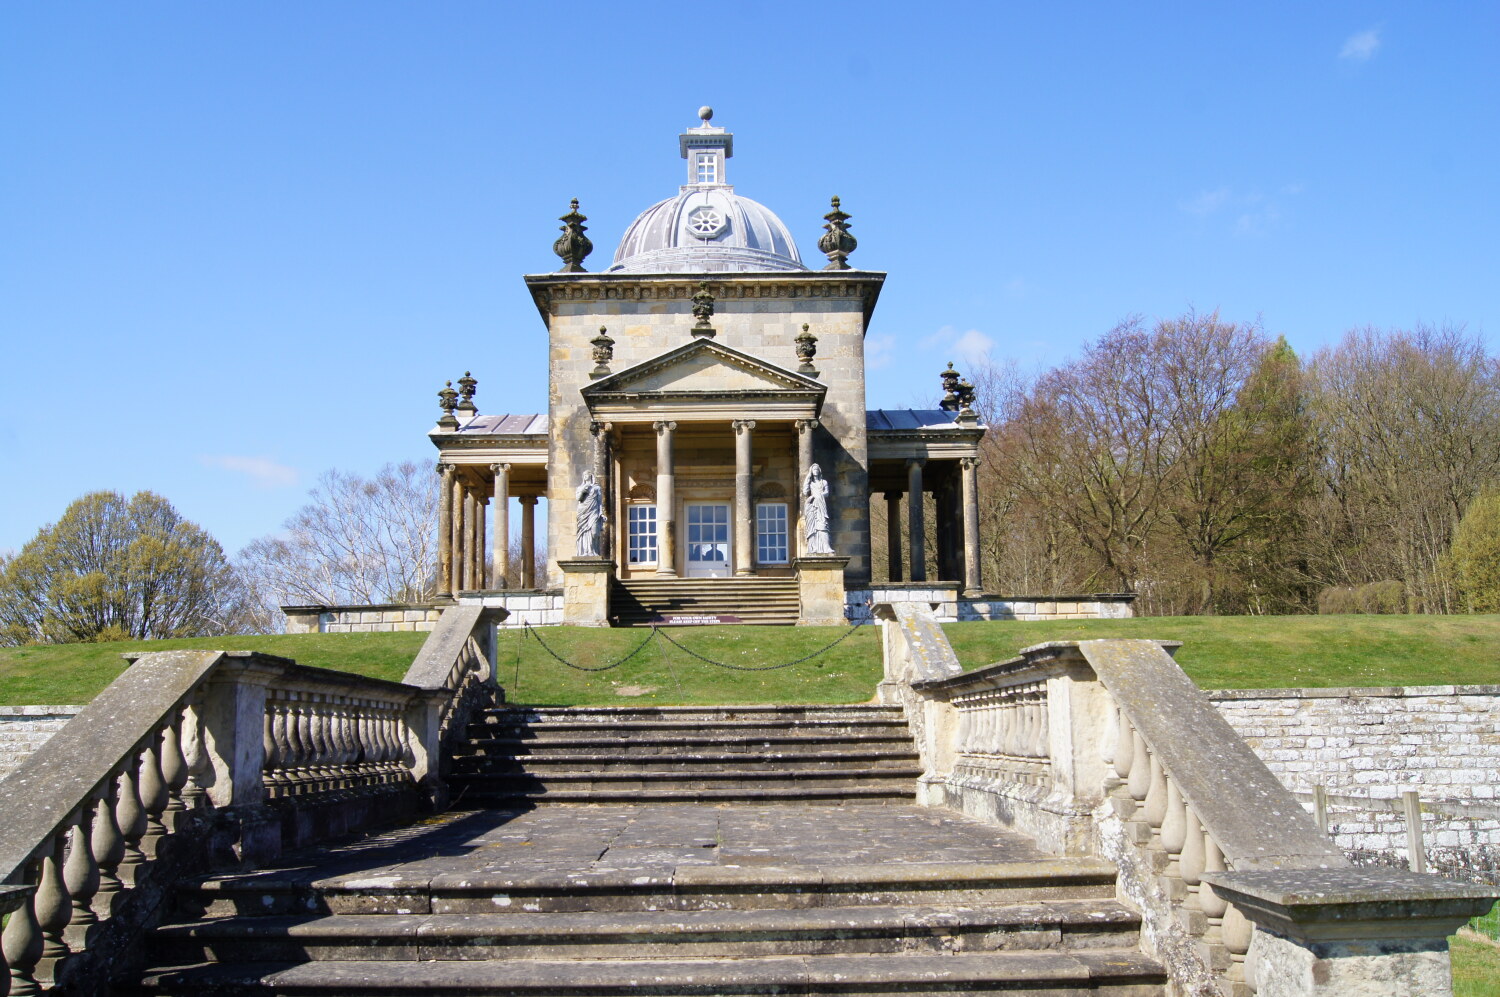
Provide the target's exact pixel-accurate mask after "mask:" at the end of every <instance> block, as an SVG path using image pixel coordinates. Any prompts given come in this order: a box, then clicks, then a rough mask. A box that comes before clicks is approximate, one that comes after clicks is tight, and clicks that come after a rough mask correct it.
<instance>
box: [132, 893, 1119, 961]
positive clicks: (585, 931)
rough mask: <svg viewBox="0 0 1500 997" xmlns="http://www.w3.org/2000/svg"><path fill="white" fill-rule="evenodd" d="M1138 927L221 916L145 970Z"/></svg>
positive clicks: (620, 954)
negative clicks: (199, 964) (159, 966)
mask: <svg viewBox="0 0 1500 997" xmlns="http://www.w3.org/2000/svg"><path fill="white" fill-rule="evenodd" d="M1139 926H1140V919H1139V917H1138V915H1136V914H1135V913H1134V912H1132V911H1130V910H1128V909H1126V908H1125V907H1123V906H1122V905H1120V904H1118V903H1115V902H1112V901H1095V900H1063V901H1055V902H1052V903H1027V904H987V905H986V904H979V905H968V906H957V907H950V906H943V907H934V906H925V905H892V906H889V907H823V908H812V909H804V910H795V909H792V910H702V911H623V912H621V911H616V912H594V911H590V912H576V913H552V914H534V913H506V914H426V915H422V914H334V915H327V916H323V917H285V916H278V917H232V918H221V919H216V920H209V921H201V922H196V923H191V924H179V925H170V926H167V927H165V928H162V929H160V930H159V931H157V932H156V934H155V935H154V936H153V938H152V942H151V955H152V958H153V961H154V962H157V963H165V964H175V965H181V964H186V963H194V962H306V961H310V960H357V959H382V960H406V959H416V960H432V961H447V960H484V959H563V958H573V959H621V960H624V959H636V960H638V959H660V958H669V959H694V958H707V957H723V958H745V957H755V956H771V955H848V954H855V953H872V952H932V953H942V952H958V951H963V952H970V951H973V952H983V951H995V950H998V949H1033V950H1035V949H1042V948H1054V949H1098V948H1105V947H1113V948H1130V947H1134V946H1135V945H1136V944H1137V942H1138V930H1139Z"/></svg>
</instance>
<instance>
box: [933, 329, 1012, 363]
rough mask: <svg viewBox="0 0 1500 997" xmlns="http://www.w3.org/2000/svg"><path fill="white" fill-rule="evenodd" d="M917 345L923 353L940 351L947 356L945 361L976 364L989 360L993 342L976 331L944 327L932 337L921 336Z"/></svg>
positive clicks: (993, 346) (993, 345)
mask: <svg viewBox="0 0 1500 997" xmlns="http://www.w3.org/2000/svg"><path fill="white" fill-rule="evenodd" d="M917 345H918V347H919V348H920V349H921V350H922V352H924V353H933V352H939V351H940V352H944V353H947V354H948V357H947V359H951V360H961V361H963V362H964V363H977V362H979V361H982V360H988V359H989V356H990V351H991V350H992V349H994V348H995V340H994V339H992V338H991V337H989V336H987V335H985V334H984V333H982V332H980V331H979V330H978V329H969V330H967V331H966V332H959V331H958V330H957V329H955V328H953V326H951V325H945V326H943V327H942V328H941V329H939V330H938V331H937V332H934V333H933V334H932V335H930V336H923V337H922V339H921V341H920V342H919V343H918V344H917Z"/></svg>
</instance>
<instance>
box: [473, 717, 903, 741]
mask: <svg viewBox="0 0 1500 997" xmlns="http://www.w3.org/2000/svg"><path fill="white" fill-rule="evenodd" d="M475 726H476V725H472V724H471V725H470V726H469V728H468V730H467V732H468V733H471V734H473V735H474V736H478V737H484V736H490V737H497V736H506V735H509V736H511V737H520V738H521V739H524V740H542V739H545V738H550V737H556V736H559V735H570V736H573V737H579V736H584V735H586V736H589V737H599V738H612V739H615V740H620V739H626V738H632V737H635V736H637V735H650V734H657V735H661V736H665V735H668V734H682V735H686V736H688V737H693V736H701V735H702V734H703V733H704V728H705V727H708V726H712V727H713V728H714V729H715V730H716V731H722V732H723V734H724V735H725V736H733V737H751V736H759V737H778V736H779V737H785V736H789V735H790V734H792V733H798V734H803V735H806V736H812V735H814V734H822V735H828V734H844V735H860V734H872V735H884V736H887V737H890V736H899V735H903V734H905V735H906V736H908V737H909V736H910V735H909V734H907V730H908V728H907V726H906V721H904V720H885V719H870V720H862V719H849V720H839V719H829V720H806V721H799V722H796V723H779V722H777V721H775V720H722V721H720V720H708V719H705V720H699V721H694V720H614V721H610V720H549V721H547V722H545V723H527V722H502V721H496V722H493V723H491V722H488V721H485V722H484V723H483V725H482V727H480V729H479V730H476V729H475Z"/></svg>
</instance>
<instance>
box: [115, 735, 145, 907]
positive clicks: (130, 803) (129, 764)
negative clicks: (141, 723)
mask: <svg viewBox="0 0 1500 997" xmlns="http://www.w3.org/2000/svg"><path fill="white" fill-rule="evenodd" d="M140 761H141V756H140V755H135V756H133V757H131V758H128V759H126V761H125V767H124V769H122V770H121V772H120V782H119V787H120V793H119V795H120V802H119V804H118V805H117V806H116V808H115V819H116V821H117V823H118V825H119V828H120V834H121V836H122V841H121V846H122V853H123V855H124V858H123V859H122V860H121V861H120V863H119V866H118V869H119V876H120V880H121V881H122V882H124V883H125V884H126V885H128V886H134V885H135V882H136V879H137V877H139V876H140V872H141V867H142V866H144V865H145V864H146V853H145V852H144V851H143V850H142V849H141V844H142V842H143V841H144V840H145V837H146V829H147V824H146V808H145V807H143V806H142V805H141V790H140V775H139V772H140Z"/></svg>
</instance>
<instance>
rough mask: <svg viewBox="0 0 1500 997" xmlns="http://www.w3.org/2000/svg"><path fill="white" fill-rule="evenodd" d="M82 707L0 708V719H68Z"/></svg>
mask: <svg viewBox="0 0 1500 997" xmlns="http://www.w3.org/2000/svg"><path fill="white" fill-rule="evenodd" d="M82 709H83V707H82V706H67V705H58V706H50V705H49V706H0V717H69V716H72V715H73V714H75V713H77V712H79V711H80V710H82Z"/></svg>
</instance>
